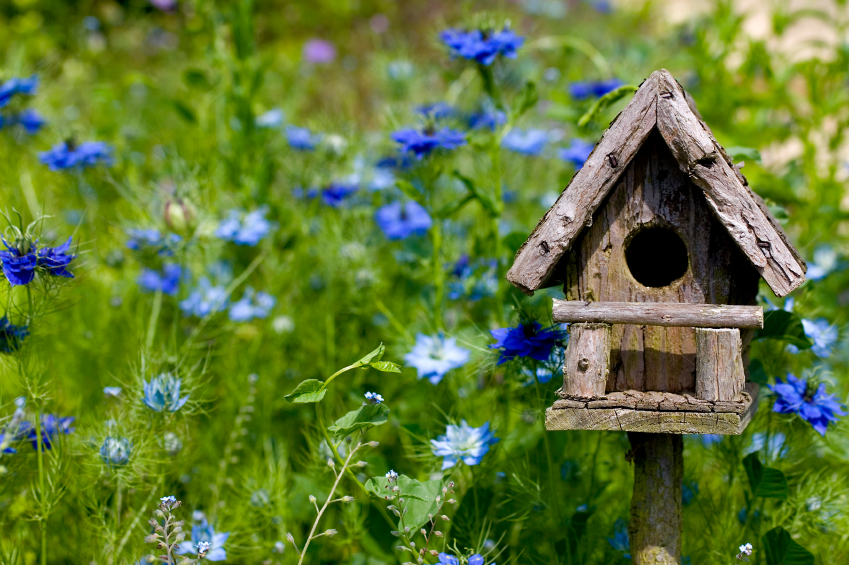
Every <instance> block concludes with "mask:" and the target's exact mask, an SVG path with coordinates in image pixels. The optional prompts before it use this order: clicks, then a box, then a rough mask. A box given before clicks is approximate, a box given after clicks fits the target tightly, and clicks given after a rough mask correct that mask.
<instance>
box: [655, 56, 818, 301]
mask: <svg viewBox="0 0 849 565" xmlns="http://www.w3.org/2000/svg"><path fill="white" fill-rule="evenodd" d="M657 80H658V86H657V88H658V100H657V129H658V130H659V131H660V133H661V135H662V136H663V139H664V140H665V141H666V144H667V145H668V146H669V148H670V150H671V151H672V153H673V155H675V159H676V160H677V161H678V163H679V165H680V167H681V170H682V171H684V172H686V173H687V174H689V175H690V178H691V179H692V180H693V182H694V183H695V184H696V185H698V186H699V187H700V188H701V189H702V190H703V191H704V193H705V197H706V198H707V201H708V204H709V205H710V207H711V209H712V210H713V211H714V213H715V214H716V216H717V218H718V219H719V221H720V222H722V224H723V225H724V226H725V227H726V229H727V230H728V231H729V232H730V233H731V235H732V236H733V239H734V241H735V243H737V245H738V246H739V247H740V249H741V250H742V251H743V253H745V254H746V256H747V257H748V258H749V260H750V261H751V262H752V263H753V264H754V265H755V268H756V269H757V270H758V272H759V273H760V275H761V276H762V277H763V278H764V280H766V282H767V284H769V286H770V288H771V289H772V290H773V292H775V293H776V294H777V295H778V296H785V295H787V294H788V293H790V292H791V291H792V290H794V289H795V288H797V287H798V286H799V285H801V284H802V283H803V282H805V270H806V266H805V264H804V262H803V261H801V260H800V259H798V258H797V257H798V255H797V254H796V253H795V252H794V250H792V246H790V245H789V244H788V242H787V241H786V235H784V234H782V233H779V231H778V230H776V228H775V225H774V222H773V221H772V220H771V219H770V218H769V215H768V214H767V213H765V212H764V210H763V209H762V208H761V207H760V206H759V205H758V203H757V201H756V200H755V198H753V196H752V193H751V191H750V190H749V189H748V188H747V187H745V186H744V185H743V183H742V182H741V181H740V179H739V178H738V176H737V174H738V173H737V171H735V170H734V169H733V168H732V167H733V166H732V165H729V164H728V162H727V161H726V160H725V158H723V157H722V153H723V150H722V149H721V148H720V147H719V146H718V144H716V143H715V141H714V139H713V137H712V136H711V135H710V134H709V133H708V132H707V131H706V130H705V128H704V127H703V126H702V124H701V122H700V121H699V119H698V118H697V117H696V116H695V115H694V114H693V112H692V111H691V110H690V108H689V106H688V105H687V100H686V97H685V94H684V89H683V88H681V85H679V84H678V82H677V81H676V80H675V79H674V78H673V77H672V75H671V74H670V73H669V72H668V71H665V70H662V71H659V74H658V76H657Z"/></svg>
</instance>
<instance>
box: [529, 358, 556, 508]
mask: <svg viewBox="0 0 849 565" xmlns="http://www.w3.org/2000/svg"><path fill="white" fill-rule="evenodd" d="M531 370H533V372H534V382H535V383H536V391H537V402H538V403H539V407H540V408H539V409H540V410H542V413H543V415H544V414H545V405H544V404H543V394H542V384H541V383H540V382H539V377H538V376H537V364H536V363H534V364H533V367H531ZM542 441H543V444H544V446H545V460H546V464H547V465H548V484H549V488H550V489H551V507H552V509H553V510H554V520H555V523H558V524H559V523H560V503H559V497H558V496H557V490H556V489H557V484H556V483H555V482H554V457H552V455H551V444H550V443H549V441H548V433H546V432H545V430H543V433H542Z"/></svg>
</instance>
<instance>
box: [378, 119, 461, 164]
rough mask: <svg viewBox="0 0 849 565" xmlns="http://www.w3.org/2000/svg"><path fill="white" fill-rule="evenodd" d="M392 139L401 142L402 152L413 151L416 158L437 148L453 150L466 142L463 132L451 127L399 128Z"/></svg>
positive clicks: (420, 157) (424, 155)
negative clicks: (435, 128) (432, 128)
mask: <svg viewBox="0 0 849 565" xmlns="http://www.w3.org/2000/svg"><path fill="white" fill-rule="evenodd" d="M391 137H392V139H393V140H394V141H396V142H397V143H400V144H401V152H403V153H413V154H414V155H415V156H416V159H419V160H420V159H422V158H423V157H426V156H427V155H430V154H431V153H432V152H433V151H434V150H435V149H445V150H451V149H456V148H457V147H460V146H462V145H465V144H466V136H465V134H464V133H463V132H461V131H457V130H453V129H450V128H447V127H445V128H442V129H439V130H435V131H434V130H425V131H419V130H416V129H413V128H408V129H402V130H398V131H396V132H395V133H393V134H392V136H391Z"/></svg>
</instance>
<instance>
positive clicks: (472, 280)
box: [448, 255, 498, 302]
mask: <svg viewBox="0 0 849 565" xmlns="http://www.w3.org/2000/svg"><path fill="white" fill-rule="evenodd" d="M451 275H452V276H453V280H449V281H448V298H450V299H451V300H459V299H460V298H466V299H468V300H471V301H472V302H475V301H477V300H480V299H481V298H488V297H490V296H495V293H496V292H498V262H497V261H496V260H495V259H489V260H487V259H478V260H475V261H474V262H470V261H469V256H468V255H463V256H462V257H460V259H459V260H458V261H457V263H456V264H455V265H454V267H453V269H452V270H451Z"/></svg>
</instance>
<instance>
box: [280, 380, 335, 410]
mask: <svg viewBox="0 0 849 565" xmlns="http://www.w3.org/2000/svg"><path fill="white" fill-rule="evenodd" d="M323 386H324V381H319V380H316V379H307V380H305V381H303V382H302V383H301V384H299V385H298V386H296V387H295V390H293V391H292V392H290V393H289V394H287V395H286V396H284V397H283V398H285V399H286V400H288V401H289V402H291V403H293V404H309V403H310V402H319V401H320V400H321V399H322V398H324V395H325V394H327V390H325V389H323V388H322V387H323Z"/></svg>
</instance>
